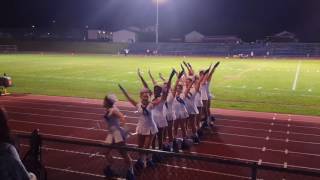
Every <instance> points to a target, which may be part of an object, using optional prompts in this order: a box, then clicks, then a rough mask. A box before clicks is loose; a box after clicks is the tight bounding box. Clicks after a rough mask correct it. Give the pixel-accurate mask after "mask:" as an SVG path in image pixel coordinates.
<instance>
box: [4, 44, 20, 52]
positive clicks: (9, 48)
mask: <svg viewBox="0 0 320 180" xmlns="http://www.w3.org/2000/svg"><path fill="white" fill-rule="evenodd" d="M17 51H18V47H17V46H16V45H1V44H0V53H12V52H17Z"/></svg>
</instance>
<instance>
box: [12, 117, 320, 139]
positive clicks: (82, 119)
mask: <svg viewBox="0 0 320 180" xmlns="http://www.w3.org/2000/svg"><path fill="white" fill-rule="evenodd" d="M9 113H15V114H23V115H33V116H44V117H54V118H61V119H72V120H78V121H79V120H80V121H89V122H90V121H91V122H95V123H97V122H102V120H94V119H86V118H75V117H65V116H56V115H43V114H35V113H20V112H12V111H11V112H9ZM128 118H130V119H137V118H138V117H128ZM235 121H236V120H235ZM23 122H25V123H27V121H23ZM29 122H30V123H32V121H29ZM34 123H38V122H34ZM47 124H48V123H47ZM126 124H128V125H132V126H136V125H137V124H136V123H126ZM265 124H267V123H265ZM43 125H45V124H43ZM54 125H57V124H54ZM60 126H63V125H60ZM216 126H218V127H219V126H220V127H229V128H237V129H245V130H253V131H263V132H269V131H267V130H264V129H256V128H244V127H235V126H226V125H216ZM287 126H288V125H287ZM70 127H73V126H70ZM288 127H290V125H289V126H288ZM75 128H76V127H75ZM310 128H313V129H314V128H315V127H310ZM91 129H92V128H91ZM316 129H319V128H316ZM95 130H97V129H95ZM274 132H276V133H282V134H286V133H287V132H285V131H274ZM290 133H291V134H297V135H306V136H317V137H320V135H318V134H306V133H296V132H292V131H291V132H290Z"/></svg>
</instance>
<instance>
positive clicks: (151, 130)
mask: <svg viewBox="0 0 320 180" xmlns="http://www.w3.org/2000/svg"><path fill="white" fill-rule="evenodd" d="M136 132H137V134H141V135H150V134H151V135H154V134H157V132H158V128H157V126H156V124H155V125H154V126H145V125H142V124H141V123H138V125H137V128H136Z"/></svg>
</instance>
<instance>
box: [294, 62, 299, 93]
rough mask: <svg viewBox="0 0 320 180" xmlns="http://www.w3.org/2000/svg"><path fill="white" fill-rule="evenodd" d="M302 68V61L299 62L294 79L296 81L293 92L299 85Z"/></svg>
mask: <svg viewBox="0 0 320 180" xmlns="http://www.w3.org/2000/svg"><path fill="white" fill-rule="evenodd" d="M300 67H301V61H299V64H298V65H297V70H296V75H295V77H294V81H293V84H292V91H295V90H296V87H297V83H298V78H299V74H300Z"/></svg>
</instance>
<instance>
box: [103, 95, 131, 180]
mask: <svg viewBox="0 0 320 180" xmlns="http://www.w3.org/2000/svg"><path fill="white" fill-rule="evenodd" d="M116 101H117V99H116V96H115V95H109V96H106V97H105V98H104V102H103V106H104V107H105V108H106V113H105V115H104V120H105V122H106V124H107V128H108V132H109V133H108V135H107V138H106V143H108V144H114V145H118V146H125V145H126V139H127V137H128V133H127V132H125V130H124V129H123V128H122V127H121V126H120V122H122V123H125V122H126V120H125V118H124V115H123V114H122V113H121V112H120V111H119V109H118V108H117V107H116V106H115V105H114V104H115V103H116ZM111 151H112V149H107V151H106V152H105V155H106V158H107V160H108V165H107V166H106V168H105V169H104V173H105V175H106V176H107V177H112V176H113V175H114V173H113V170H112V168H111V166H112V164H114V161H113V158H112V156H110V152H111ZM118 152H119V154H120V155H121V156H122V157H123V159H124V160H125V162H126V165H128V171H127V179H134V174H133V165H132V159H131V157H130V156H129V154H128V153H127V152H126V151H124V150H118Z"/></svg>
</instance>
